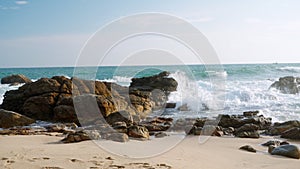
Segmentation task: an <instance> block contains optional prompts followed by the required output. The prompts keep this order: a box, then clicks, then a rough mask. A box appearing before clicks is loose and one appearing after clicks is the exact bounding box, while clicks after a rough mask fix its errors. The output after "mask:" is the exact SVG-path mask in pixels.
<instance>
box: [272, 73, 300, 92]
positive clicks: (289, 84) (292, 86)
mask: <svg viewBox="0 0 300 169" xmlns="http://www.w3.org/2000/svg"><path fill="white" fill-rule="evenodd" d="M270 88H275V89H277V90H279V91H280V92H281V93H284V94H297V93H299V91H300V78H299V77H293V76H286V77H281V78H279V81H276V82H274V83H273V84H272V85H271V86H270Z"/></svg>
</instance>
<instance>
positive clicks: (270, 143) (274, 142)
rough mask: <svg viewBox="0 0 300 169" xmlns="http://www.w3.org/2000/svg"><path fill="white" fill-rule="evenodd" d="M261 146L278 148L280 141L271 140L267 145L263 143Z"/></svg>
mask: <svg viewBox="0 0 300 169" xmlns="http://www.w3.org/2000/svg"><path fill="white" fill-rule="evenodd" d="M261 145H262V146H266V147H268V146H270V145H273V146H278V145H280V141H278V140H270V141H267V142H266V143H263V144H261Z"/></svg>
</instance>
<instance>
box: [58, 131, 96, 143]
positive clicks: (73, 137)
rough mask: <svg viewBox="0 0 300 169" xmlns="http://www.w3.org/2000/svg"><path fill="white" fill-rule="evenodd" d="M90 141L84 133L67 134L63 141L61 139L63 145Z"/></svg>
mask: <svg viewBox="0 0 300 169" xmlns="http://www.w3.org/2000/svg"><path fill="white" fill-rule="evenodd" d="M86 140H91V139H90V137H89V135H88V134H87V133H85V132H84V131H77V132H75V133H72V134H68V135H67V136H66V137H65V138H64V139H62V142H63V143H74V142H81V141H86Z"/></svg>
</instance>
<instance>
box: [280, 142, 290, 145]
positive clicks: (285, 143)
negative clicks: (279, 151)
mask: <svg viewBox="0 0 300 169" xmlns="http://www.w3.org/2000/svg"><path fill="white" fill-rule="evenodd" d="M288 144H290V143H289V142H287V141H282V142H280V144H279V145H281V146H282V145H288Z"/></svg>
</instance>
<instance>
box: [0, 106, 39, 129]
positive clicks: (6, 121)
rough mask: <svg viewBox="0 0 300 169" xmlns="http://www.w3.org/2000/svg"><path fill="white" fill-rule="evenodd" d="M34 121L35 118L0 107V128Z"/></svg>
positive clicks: (23, 124) (24, 124)
mask: <svg viewBox="0 0 300 169" xmlns="http://www.w3.org/2000/svg"><path fill="white" fill-rule="evenodd" d="M34 122H35V120H33V119H31V118H28V117H26V116H23V115H21V114H18V113H15V112H12V111H7V110H3V109H0V128H9V127H14V126H26V125H29V124H31V123H34Z"/></svg>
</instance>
